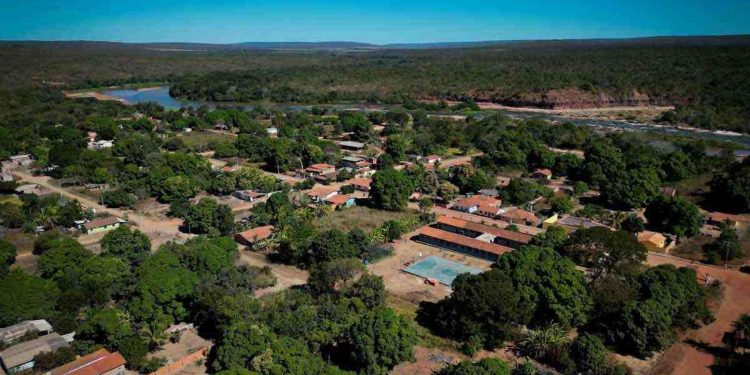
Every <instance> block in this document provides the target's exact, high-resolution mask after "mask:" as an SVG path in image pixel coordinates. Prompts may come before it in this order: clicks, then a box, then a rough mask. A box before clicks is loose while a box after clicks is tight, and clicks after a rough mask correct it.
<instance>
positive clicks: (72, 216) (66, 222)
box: [57, 199, 85, 228]
mask: <svg viewBox="0 0 750 375" xmlns="http://www.w3.org/2000/svg"><path fill="white" fill-rule="evenodd" d="M84 217H85V213H84V212H83V208H82V207H81V203H80V202H78V200H77V199H76V200H73V201H71V202H67V203H66V204H65V205H62V206H60V208H59V209H58V211H57V222H58V224H60V225H62V226H64V227H66V228H69V227H72V226H74V225H75V223H74V222H75V221H77V220H81V219H83V218H84Z"/></svg>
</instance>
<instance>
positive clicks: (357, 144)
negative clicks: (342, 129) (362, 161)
mask: <svg viewBox="0 0 750 375" xmlns="http://www.w3.org/2000/svg"><path fill="white" fill-rule="evenodd" d="M339 145H340V146H344V147H350V148H364V147H365V144H364V143H362V142H354V141H341V142H339Z"/></svg>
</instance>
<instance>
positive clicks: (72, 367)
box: [50, 349, 127, 375]
mask: <svg viewBox="0 0 750 375" xmlns="http://www.w3.org/2000/svg"><path fill="white" fill-rule="evenodd" d="M125 363H127V362H126V361H125V358H123V356H122V355H121V354H120V353H119V352H114V353H110V352H109V351H107V349H99V350H97V351H95V352H93V353H91V354H89V355H85V356H83V357H81V358H78V359H76V360H75V361H73V362H70V363H67V364H65V365H62V366H60V367H58V368H56V369H54V370H52V371H50V375H101V374H104V373H107V372H109V371H112V370H114V369H116V368H118V367H120V366H123V365H125Z"/></svg>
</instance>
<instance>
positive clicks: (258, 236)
mask: <svg viewBox="0 0 750 375" xmlns="http://www.w3.org/2000/svg"><path fill="white" fill-rule="evenodd" d="M271 233H273V225H266V226H262V227H257V228H253V229H248V230H246V231H244V232H240V233H237V234H235V235H234V238H235V239H237V238H240V239H242V240H245V241H247V242H249V243H253V242H257V241H261V240H265V239H266V238H268V237H271Z"/></svg>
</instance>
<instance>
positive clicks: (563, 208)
mask: <svg viewBox="0 0 750 375" xmlns="http://www.w3.org/2000/svg"><path fill="white" fill-rule="evenodd" d="M549 204H550V208H551V209H552V212H555V213H559V214H568V213H570V212H571V211H573V200H571V199H570V197H568V196H567V195H564V196H555V197H552V198H550V200H549Z"/></svg>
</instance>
